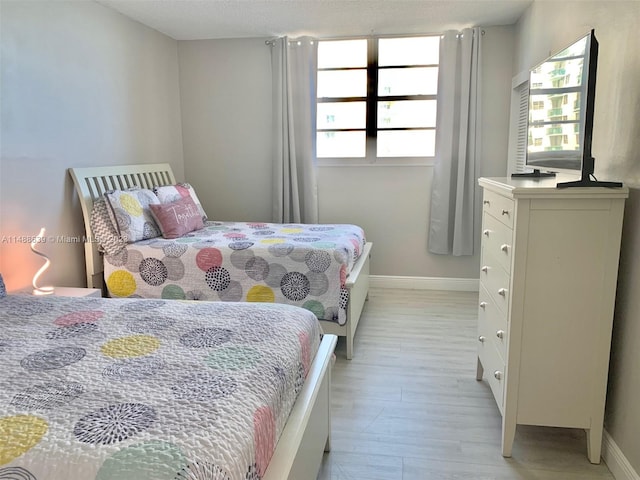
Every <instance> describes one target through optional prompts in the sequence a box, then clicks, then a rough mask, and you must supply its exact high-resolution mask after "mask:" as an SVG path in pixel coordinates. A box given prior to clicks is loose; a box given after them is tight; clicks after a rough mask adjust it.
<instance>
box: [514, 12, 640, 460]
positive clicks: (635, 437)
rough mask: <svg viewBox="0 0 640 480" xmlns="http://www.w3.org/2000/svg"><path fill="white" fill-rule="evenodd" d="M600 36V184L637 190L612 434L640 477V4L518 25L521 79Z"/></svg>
mask: <svg viewBox="0 0 640 480" xmlns="http://www.w3.org/2000/svg"><path fill="white" fill-rule="evenodd" d="M591 28H595V32H596V37H597V38H598V40H599V45H600V51H599V57H598V74H597V85H596V103H595V118H594V135H593V153H594V157H595V158H596V169H595V170H596V176H597V177H598V179H601V180H621V181H623V182H624V183H625V184H626V185H627V186H629V187H630V188H631V195H630V197H629V200H628V201H627V205H626V208H625V219H624V228H623V237H622V251H621V258H620V273H619V276H618V294H617V301H616V314H615V319H614V331H613V343H612V352H611V366H610V373H609V391H608V396H607V409H606V419H605V427H606V428H607V430H608V432H609V433H610V434H611V436H612V438H613V440H614V441H615V442H616V444H617V445H618V446H619V447H620V448H621V450H622V452H623V454H624V455H625V456H626V458H627V459H628V460H629V462H630V463H631V465H632V467H633V468H634V469H635V470H636V472H640V402H639V401H638V399H640V322H639V321H638V320H639V319H638V312H640V295H638V291H639V289H640V256H638V254H637V248H638V244H639V241H640V83H639V82H638V79H639V78H640V49H639V46H640V33H639V32H640V2H636V1H627V2H618V1H601V2H590V1H577V2H576V1H572V2H570V1H565V2H545V1H536V2H534V3H533V4H532V6H531V7H530V8H529V10H527V12H526V14H525V15H524V16H523V17H522V18H521V20H520V22H519V24H518V47H517V50H516V62H515V68H514V74H515V73H517V72H520V71H522V70H525V69H529V68H530V67H531V66H533V65H535V64H537V63H539V62H540V61H542V60H544V58H546V57H547V56H548V55H550V54H551V53H554V52H555V51H557V50H559V49H561V48H563V47H564V46H566V45H568V44H570V43H571V42H572V41H573V40H576V39H577V38H579V37H580V36H582V35H584V34H585V33H587V32H588V31H589V30H590V29H591Z"/></svg>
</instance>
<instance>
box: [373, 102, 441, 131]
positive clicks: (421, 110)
mask: <svg viewBox="0 0 640 480" xmlns="http://www.w3.org/2000/svg"><path fill="white" fill-rule="evenodd" d="M436 105H437V102H436V101H435V100H400V101H397V102H378V128H402V127H435V126H436Z"/></svg>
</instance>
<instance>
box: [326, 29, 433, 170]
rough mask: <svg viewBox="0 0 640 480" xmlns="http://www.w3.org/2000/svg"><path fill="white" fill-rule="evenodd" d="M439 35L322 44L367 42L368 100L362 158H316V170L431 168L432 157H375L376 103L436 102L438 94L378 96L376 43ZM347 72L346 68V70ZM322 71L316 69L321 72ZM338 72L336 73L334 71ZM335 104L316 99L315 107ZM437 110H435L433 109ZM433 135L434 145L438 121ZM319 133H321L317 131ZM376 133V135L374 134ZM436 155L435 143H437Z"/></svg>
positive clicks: (394, 36) (353, 38)
mask: <svg viewBox="0 0 640 480" xmlns="http://www.w3.org/2000/svg"><path fill="white" fill-rule="evenodd" d="M440 35H441V34H420V35H401V36H400V35H380V36H373V37H340V38H324V39H320V40H319V42H323V41H335V40H367V56H368V58H367V67H366V69H367V96H366V97H364V98H363V99H364V101H365V102H366V104H367V114H366V115H367V121H366V126H365V132H366V134H365V135H366V146H365V152H366V153H365V156H364V157H318V158H316V162H317V165H318V166H319V167H336V166H339V167H356V166H360V167H361V166H394V167H397V166H416V165H420V166H433V165H434V164H435V155H434V156H433V157H378V156H377V155H376V139H377V132H378V127H377V102H378V101H385V100H387V101H389V100H391V101H393V100H405V99H406V100H412V99H419V100H436V101H437V93H436V94H435V95H402V96H398V97H384V96H378V91H377V77H378V40H380V39H386V38H401V37H406V38H416V37H433V36H440ZM413 66H415V67H424V66H431V67H432V66H438V67H439V64H437V65H435V64H434V65H413ZM347 69H348V68H347ZM320 70H321V69H318V71H320ZM336 70H339V69H336ZM356 99H361V97H354V98H344V99H341V100H340V101H354V100H356ZM332 100H333V101H335V99H316V102H317V103H322V102H323V101H332ZM436 108H438V107H436ZM419 129H421V128H407V129H406V130H419ZM433 130H435V132H436V142H437V131H438V125H437V117H436V126H435V127H433ZM317 131H318V130H317V129H316V132H317ZM320 131H322V130H320ZM374 132H375V133H374ZM435 148H436V152H437V148H438V146H437V143H436V146H435Z"/></svg>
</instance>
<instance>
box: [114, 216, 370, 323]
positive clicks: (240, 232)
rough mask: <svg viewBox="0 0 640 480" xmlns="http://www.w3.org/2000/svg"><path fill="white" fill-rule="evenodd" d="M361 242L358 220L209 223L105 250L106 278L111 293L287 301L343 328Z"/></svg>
mask: <svg viewBox="0 0 640 480" xmlns="http://www.w3.org/2000/svg"><path fill="white" fill-rule="evenodd" d="M365 241H366V239H365V235H364V231H363V230H362V228H360V227H358V226H356V225H347V224H344V225H340V224H334V225H329V224H327V225H305V224H285V225H283V224H273V223H245V222H207V224H206V225H205V227H204V228H203V229H201V230H196V231H195V232H191V233H189V234H187V235H185V236H184V237H181V238H178V239H174V240H167V239H164V238H162V237H158V238H153V239H150V240H144V241H141V242H136V243H132V244H129V245H128V246H127V248H126V249H124V250H122V251H121V252H120V253H119V254H117V255H106V256H105V262H104V278H105V281H106V285H107V289H108V291H109V294H110V296H113V297H140V298H166V299H187V300H211V301H235V302H275V303H285V304H289V305H295V306H299V307H302V308H305V309H307V310H310V311H311V312H313V313H314V314H315V315H316V317H317V318H318V319H320V320H328V321H333V322H337V323H339V324H340V325H343V324H344V323H346V319H347V317H346V308H347V302H348V299H349V291H348V290H347V289H346V288H345V281H346V278H347V277H348V275H349V272H350V271H351V269H352V268H353V265H354V264H355V262H356V260H357V259H358V258H359V256H360V254H361V252H362V251H363V249H364V244H365Z"/></svg>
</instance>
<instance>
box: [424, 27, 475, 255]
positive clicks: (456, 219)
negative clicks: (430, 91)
mask: <svg viewBox="0 0 640 480" xmlns="http://www.w3.org/2000/svg"><path fill="white" fill-rule="evenodd" d="M481 33H482V31H481V29H480V28H473V29H471V28H468V29H465V30H463V31H462V32H461V33H459V32H455V31H448V32H446V33H445V34H444V36H443V38H442V39H441V43H440V71H439V77H438V118H437V125H438V130H437V134H436V135H437V136H436V164H435V168H434V172H433V183H432V191H431V217H430V223H429V234H428V250H429V251H430V252H431V253H437V254H444V255H450V254H452V255H456V256H460V255H473V247H474V243H475V241H476V239H475V237H476V236H477V235H476V231H475V230H476V229H474V224H479V222H478V217H479V215H478V214H474V212H476V210H477V209H476V204H477V203H478V199H479V195H478V192H479V190H478V187H477V185H476V181H477V178H476V177H477V175H476V173H477V172H479V170H480V168H479V161H480V147H481V145H480V127H481V125H480V114H481V104H480V87H481V85H480V69H479V66H480V64H481V58H480V52H481V48H480V47H481V38H482V35H481Z"/></svg>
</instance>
